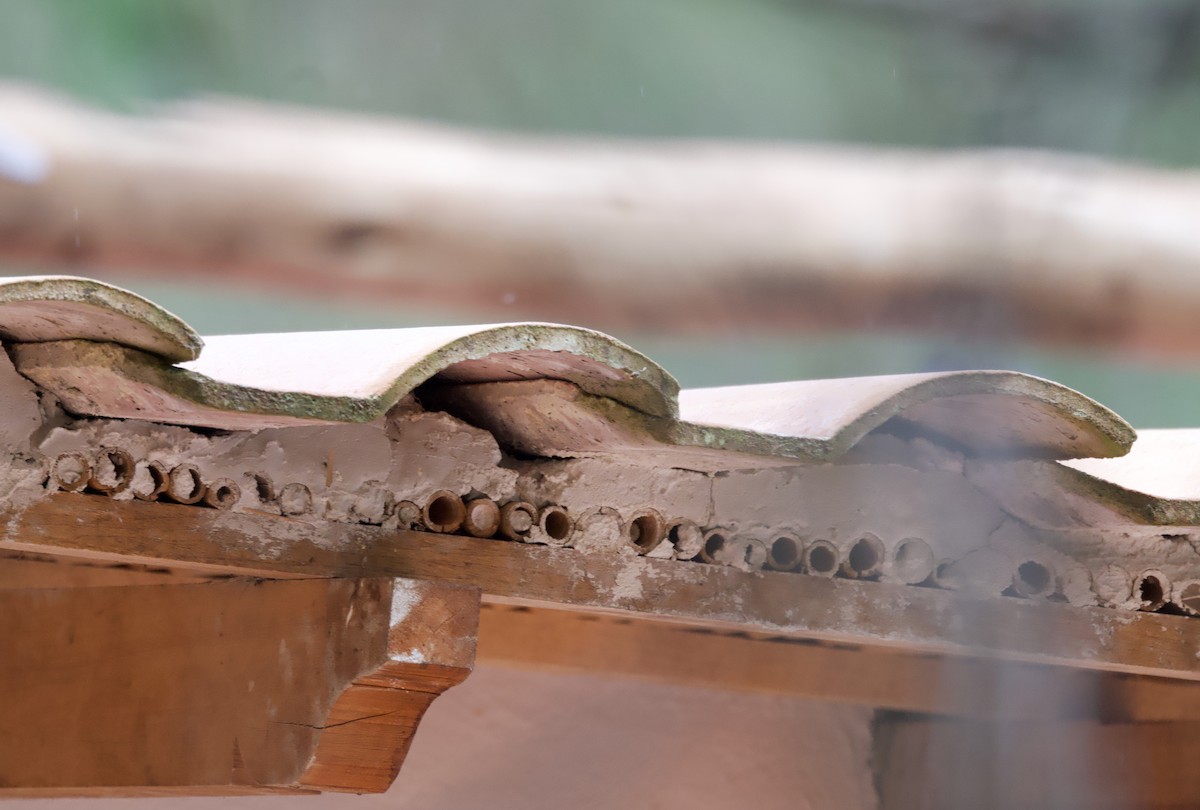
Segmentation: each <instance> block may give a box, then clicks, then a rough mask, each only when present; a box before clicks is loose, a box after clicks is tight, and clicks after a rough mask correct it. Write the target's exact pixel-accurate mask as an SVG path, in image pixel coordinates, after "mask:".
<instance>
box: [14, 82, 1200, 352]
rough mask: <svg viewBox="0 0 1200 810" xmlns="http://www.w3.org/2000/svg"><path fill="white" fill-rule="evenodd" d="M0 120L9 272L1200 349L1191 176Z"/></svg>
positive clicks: (906, 155) (981, 162)
mask: <svg viewBox="0 0 1200 810" xmlns="http://www.w3.org/2000/svg"><path fill="white" fill-rule="evenodd" d="M0 106H3V108H4V111H5V144H4V146H5V147H6V148H7V151H8V153H9V155H10V159H9V161H8V162H7V164H8V168H7V172H8V174H9V175H10V177H11V180H10V181H9V182H4V183H2V184H0V255H3V256H4V257H5V258H7V259H10V260H18V261H20V262H21V263H27V262H28V261H35V262H41V263H43V264H47V265H59V266H62V265H75V264H78V263H81V262H85V263H86V264H87V265H88V267H89V268H100V267H105V266H108V267H116V268H119V269H120V270H121V272H122V273H128V272H130V271H131V270H136V269H137V268H139V267H140V268H142V272H145V273H155V274H157V273H161V272H162V268H165V267H170V268H171V271H170V272H171V277H172V278H177V277H179V276H180V274H181V273H182V274H185V275H186V274H188V273H190V274H191V276H192V277H193V278H203V279H205V280H207V281H212V280H214V279H218V278H220V279H223V280H225V281H234V280H236V281H242V280H243V279H253V280H255V281H256V282H258V283H259V284H262V283H270V284H276V285H279V286H281V287H282V286H286V287H287V289H288V290H291V291H306V292H308V293H310V294H316V295H326V294H334V295H341V296H349V295H358V296H360V297H370V298H371V299H373V300H387V299H391V300H396V301H404V302H409V303H411V302H412V301H414V300H415V301H426V302H429V301H436V302H439V303H442V304H445V303H447V302H451V303H452V304H453V305H454V306H456V307H464V306H469V307H473V308H475V309H476V310H477V311H478V312H481V313H489V314H490V315H491V316H492V317H493V318H494V317H502V318H512V317H514V316H517V317H523V316H534V317H541V318H545V317H548V314H552V315H553V317H554V318H555V319H562V320H568V321H572V322H577V323H583V324H586V325H591V326H597V327H600V328H610V329H629V328H637V329H639V330H644V329H646V328H666V329H673V330H676V331H677V330H678V329H680V328H683V329H693V330H694V329H698V328H703V329H706V330H712V329H714V328H716V329H719V328H722V327H724V328H726V329H738V330H742V331H744V330H745V329H746V328H755V329H763V328H773V329H784V330H797V329H806V328H807V329H813V328H835V329H843V330H844V329H852V328H855V327H856V326H866V327H870V328H880V327H888V326H892V327H896V326H899V327H918V328H924V329H932V330H939V331H943V332H949V333H953V334H962V333H964V332H972V333H983V334H989V335H997V334H999V335H1007V336H1020V337H1022V338H1032V339H1043V340H1059V341H1064V340H1065V341H1073V342H1076V343H1084V344H1086V345H1088V346H1095V345H1097V344H1108V345H1114V346H1120V347H1123V348H1140V349H1147V350H1156V351H1168V352H1181V351H1187V350H1194V349H1195V348H1196V347H1197V346H1198V345H1200V332H1198V331H1197V330H1196V329H1195V328H1194V312H1195V310H1196V301H1197V299H1198V298H1200V283H1198V281H1197V278H1198V276H1197V273H1196V272H1195V270H1196V268H1197V266H1198V265H1200V242H1197V241H1196V240H1194V239H1190V238H1187V235H1189V234H1191V233H1192V231H1193V226H1194V222H1195V221H1196V219H1197V208H1198V206H1200V181H1198V179H1197V177H1196V176H1195V175H1194V174H1188V173H1182V172H1175V173H1173V172H1168V171H1155V170H1151V169H1147V168H1143V167H1131V166H1119V165H1111V164H1105V163H1102V162H1098V161H1095V160H1091V159H1079V158H1071V157H1068V156H1065V155H1057V156H1056V155H1046V154H1042V155H1038V154H1020V153H1013V152H992V153H989V152H977V153H957V154H952V155H937V154H930V153H920V152H911V151H910V152H904V151H865V150H861V149H832V148H819V149H814V148H795V147H782V146H778V145H772V146H761V145H759V146H747V145H744V144H743V145H735V144H703V145H697V144H695V143H687V144H679V143H676V144H665V145H664V144H646V143H625V144H614V143H608V144H592V143H581V142H575V143H571V142H559V143H555V144H552V145H550V144H547V143H546V142H544V141H541V140H538V141H528V140H526V141H522V140H520V139H513V138H497V137H490V136H482V135H476V134H470V133H464V132H455V131H452V130H447V129H438V128H427V127H419V126H413V125H403V124H401V125H387V124H381V123H380V122H379V121H366V120H354V119H349V118H345V117H338V116H335V115H331V114H328V113H324V114H314V113H300V112H296V111H294V110H283V109H265V108H254V107H250V106H248V105H240V106H239V105H230V104H223V105H213V104H209V105H197V104H189V105H187V106H184V107H176V108H173V109H170V108H169V109H166V110H163V111H162V112H161V113H160V115H159V116H158V117H155V118H149V119H129V118H121V117H118V116H114V115H111V114H106V113H102V112H99V111H96V110H88V109H82V108H79V107H75V106H72V105H70V104H68V103H64V102H62V101H60V100H57V99H52V98H49V97H47V96H44V95H37V94H34V93H31V92H29V91H28V90H21V89H19V88H13V87H9V88H5V89H4V91H3V96H2V98H0ZM14 181H15V182H14ZM1181 235H1182V236H1181ZM568 289H569V290H570V293H569V294H566V293H564V290H568ZM664 302H669V304H670V305H667V306H665V305H664Z"/></svg>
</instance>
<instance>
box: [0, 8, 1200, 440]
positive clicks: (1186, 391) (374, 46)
mask: <svg viewBox="0 0 1200 810" xmlns="http://www.w3.org/2000/svg"><path fill="white" fill-rule="evenodd" d="M0 78H4V79H7V80H14V79H15V80H19V81H28V82H31V83H35V84H38V85H40V86H43V87H48V88H52V89H55V90H58V91H61V92H63V93H65V94H68V95H70V96H73V97H75V98H77V99H79V100H81V101H84V102H87V103H90V104H97V105H103V106H106V107H110V108H114V109H118V110H129V111H137V110H142V109H145V108H146V106H147V105H148V103H152V102H155V101H166V100H175V99H185V98H194V97H197V96H204V95H213V94H219V95H234V96H240V97H250V98H260V99H265V100H271V101H279V102H285V103H293V104H302V105H310V106H319V107H325V108H331V109H338V110H348V111H354V112H364V113H369V114H378V115H385V116H395V117H404V118H418V119H424V120H433V121H439V122H445V123H450V124H454V125H458V126H465V127H472V128H483V129H493V130H505V131H513V132H529V133H543V134H552V135H572V136H576V135H578V136H601V137H604V136H620V137H651V138H661V137H670V138H733V139H759V140H761V139H770V140H780V141H789V142H816V141H820V142H850V143H858V144H870V145H880V146H886V145H895V146H908V147H926V148H938V149H951V148H964V147H1005V148H1027V147H1032V148H1045V149H1056V150H1065V151H1073V152H1086V153H1092V154H1097V155H1101V156H1105V157H1112V158H1116V159H1121V160H1131V161H1140V162H1147V163H1153V164H1160V165H1166V166H1176V167H1190V166H1193V165H1194V164H1196V163H1197V162H1200V137H1197V132H1198V127H1197V124H1200V2H1191V1H1188V2H1185V1H1184V0H1125V1H1123V2H1113V1H1112V0H1041V1H1040V2H1039V1H1038V0H841V1H840V2H838V1H835V0H651V1H650V2H632V0H608V1H607V2H584V0H504V2H497V0H444V1H443V2H433V1H432V0H403V1H401V0H396V1H395V2H385V1H384V0H354V1H353V2H346V1H343V2H337V3H334V2H328V1H327V0H326V1H325V2H321V1H320V0H287V1H286V2H285V0H173V2H165V1H163V0H0ZM2 115H3V111H2V110H0V117H2ZM1198 231H1200V229H1198ZM1198 238H1200V236H1198ZM26 270H27V268H18V267H0V272H7V273H16V272H22V271H26ZM73 272H78V271H77V270H76V271H73ZM104 277H105V278H107V279H110V280H113V281H115V282H117V283H123V284H124V285H125V286H128V287H130V288H132V289H134V290H136V291H138V292H140V293H142V294H143V295H146V296H148V297H150V298H152V299H154V300H156V301H158V302H159V303H162V304H164V305H166V306H167V307H168V308H171V309H173V310H174V311H176V312H177V313H178V314H180V315H181V316H182V317H184V318H185V319H186V320H187V321H189V322H190V323H192V324H193V325H194V326H196V327H197V328H198V329H200V330H201V331H202V332H208V333H219V332H239V331H268V330H293V329H329V328H356V327H367V326H371V327H375V326H403V325H410V324H420V323H431V322H461V321H464V320H474V318H473V317H470V316H467V315H464V314H463V313H458V312H453V311H446V312H430V311H428V310H427V309H426V310H421V311H417V310H415V309H405V308H397V307H389V308H381V307H379V306H375V305H372V304H371V303H369V302H362V303H361V304H354V303H346V302H339V303H336V304H328V303H325V302H321V301H315V300H311V299H305V298H303V297H300V296H298V295H292V294H289V293H286V292H282V293H279V294H272V295H268V294H266V293H264V292H262V291H261V290H260V291H253V290H241V289H228V290H219V291H214V290H213V289H212V288H211V287H201V286H197V285H187V284H175V283H170V282H165V281H164V282H153V283H149V282H147V281H146V279H145V278H144V276H142V277H138V278H130V279H128V280H126V279H122V278H121V277H120V276H119V274H118V275H116V276H114V274H113V273H112V272H111V271H106V272H105V273H104ZM544 317H545V318H546V319H549V320H553V319H554V313H553V312H546V313H544ZM619 336H620V337H622V338H623V339H625V340H627V341H628V342H630V343H632V344H633V345H635V346H637V347H638V348H641V349H643V350H644V351H646V352H647V353H649V354H651V355H652V356H654V357H655V358H656V359H658V360H659V361H660V362H662V363H663V364H664V365H666V366H667V367H668V368H669V369H671V370H672V371H674V372H675V373H676V375H677V376H678V377H679V378H680V380H681V382H682V383H683V384H684V385H689V386H691V385H710V384H723V383H735V382H753V381H768V380H776V379H786V378H803V377H814V376H845V375H853V374H879V373H898V372H905V371H918V370H929V369H937V368H953V367H1005V368H1016V369H1020V370H1024V371H1029V372H1032V373H1035V374H1040V375H1042V376H1048V377H1052V378H1054V379H1057V380H1059V381H1061V382H1064V383H1066V384H1068V385H1071V386H1073V387H1076V388H1079V389H1080V390H1082V391H1084V392H1085V393H1087V394H1089V395H1091V396H1094V397H1096V398H1097V399H1100V400H1101V401H1102V402H1105V403H1106V404H1108V405H1110V406H1111V407H1114V408H1115V409H1116V410H1117V411H1119V412H1120V413H1121V414H1122V415H1124V416H1126V417H1127V418H1129V419H1130V420H1131V421H1133V422H1134V423H1135V424H1138V425H1140V426H1176V425H1200V409H1198V408H1196V407H1194V406H1193V403H1194V402H1197V401H1200V363H1197V362H1187V361H1176V362H1174V363H1173V364H1171V365H1167V364H1162V363H1159V364H1151V363H1148V362H1146V361H1145V360H1144V359H1136V358H1127V357H1125V358H1123V357H1115V356H1111V355H1102V354H1100V353H1096V352H1089V351H1087V350H1083V349H1080V350H1073V351H1069V352H1068V351H1062V350H1047V349H1045V348H1038V347H1034V346H1030V345H1025V344H1021V343H1002V344H1001V343H981V342H970V343H967V342H964V341H961V340H958V339H956V338H955V337H954V336H946V337H942V338H937V339H930V338H918V337H912V336H905V335H893V334H840V335H838V334H833V335H800V336H795V337H778V336H777V337H763V336H761V335H756V334H754V333H753V332H750V331H748V332H747V333H746V334H744V335H721V336H713V337H712V338H704V339H698V338H695V337H689V338H687V339H684V338H682V337H680V338H673V337H671V336H669V335H668V336H664V335H662V334H657V335H639V334H621V335H619Z"/></svg>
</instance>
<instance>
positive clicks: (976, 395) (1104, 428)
mask: <svg viewBox="0 0 1200 810" xmlns="http://www.w3.org/2000/svg"><path fill="white" fill-rule="evenodd" d="M679 408H680V419H681V420H682V421H683V422H684V423H686V425H685V426H684V430H685V433H690V434H691V435H690V436H683V437H681V441H686V442H687V443H703V444H706V445H708V446H717V445H719V446H721V447H725V448H728V449H736V450H740V451H742V452H763V453H764V454H785V455H808V456H811V457H813V458H819V459H831V458H836V457H838V456H840V455H841V454H843V453H845V452H846V451H847V450H848V449H850V448H851V447H853V446H854V444H855V443H857V442H858V441H859V440H860V439H862V437H863V436H865V435H866V434H867V433H869V432H871V431H872V430H875V429H876V428H879V427H881V426H883V425H884V424H885V423H887V422H889V421H891V420H895V424H897V425H898V426H901V427H902V426H904V424H905V423H907V424H908V425H910V426H916V427H917V428H918V429H919V430H920V431H921V432H923V433H925V434H930V435H934V436H939V437H941V438H942V439H944V440H947V441H948V442H950V443H952V444H956V445H959V446H961V447H963V448H965V449H967V450H969V451H971V452H973V453H979V454H986V455H1007V456H1025V457H1030V456H1036V457H1043V458H1080V457H1107V456H1119V455H1122V454H1124V453H1126V452H1128V450H1129V447H1130V445H1131V444H1132V442H1133V440H1134V436H1135V434H1134V432H1133V428H1131V427H1130V426H1129V425H1128V424H1127V423H1126V422H1125V420H1123V419H1121V417H1119V416H1117V415H1116V414H1115V413H1113V412H1112V411H1110V410H1109V409H1108V408H1105V407H1104V406H1103V405H1101V404H1099V403H1098V402H1096V401H1094V400H1092V399H1089V398H1088V397H1086V396H1084V395H1083V394H1080V393H1079V392H1077V391H1074V390H1072V389H1070V388H1067V387H1066V386H1063V385H1059V384H1058V383H1054V382H1050V381H1049V380H1043V379H1041V378H1039V377H1032V376H1030V375H1027V374H1020V373H1018V372H1013V371H951V372H942V373H935V374H903V375H894V376H883V377H856V378H848V379H836V380H810V381H805V382H788V383H773V384H767V385H744V386H736V387H730V388H705V389H694V390H686V391H683V392H682V393H681V394H680V401H679Z"/></svg>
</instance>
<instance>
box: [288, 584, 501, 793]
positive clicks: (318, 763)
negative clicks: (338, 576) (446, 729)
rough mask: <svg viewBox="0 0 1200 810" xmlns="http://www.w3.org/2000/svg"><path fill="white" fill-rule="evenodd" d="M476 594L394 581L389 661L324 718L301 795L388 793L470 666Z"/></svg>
mask: <svg viewBox="0 0 1200 810" xmlns="http://www.w3.org/2000/svg"><path fill="white" fill-rule="evenodd" d="M479 608H480V592H479V590H478V589H476V588H468V587H461V586H450V585H441V584H435V583H431V582H425V581H422V580H414V579H396V580H392V592H391V610H390V616H389V622H388V635H387V651H386V657H385V658H384V660H382V661H381V662H380V664H379V665H378V666H376V667H374V668H372V669H370V670H368V671H364V672H363V673H362V674H360V675H359V677H357V678H355V679H354V681H353V682H351V684H350V685H349V686H348V687H347V688H346V689H345V690H344V691H343V692H342V693H341V695H340V696H339V697H338V699H337V700H336V701H335V702H334V704H333V706H332V707H331V708H330V710H329V715H328V717H327V718H326V721H325V724H324V728H323V730H322V732H321V738H320V742H319V743H318V745H317V751H316V755H315V756H314V758H313V761H312V764H311V765H310V766H309V768H308V770H306V771H305V773H304V775H303V776H302V777H301V779H300V780H299V784H300V785H301V786H303V787H306V788H314V789H317V790H336V791H347V792H353V793H381V792H383V791H385V790H387V789H388V787H389V786H390V785H391V784H392V781H393V780H394V779H395V778H396V774H397V773H399V771H400V765H401V764H402V763H403V761H404V756H405V754H407V753H408V746H409V745H410V744H411V742H412V737H413V734H414V733H415V732H416V730H417V724H418V723H419V722H420V720H421V717H422V716H423V715H424V713H425V710H426V709H427V708H429V704H430V703H432V702H433V699H434V698H436V697H437V696H438V695H440V694H441V693H442V692H444V691H445V690H447V689H449V688H450V687H451V686H454V685H455V684H458V683H461V682H462V681H463V679H464V678H466V677H467V675H469V674H470V672H471V669H472V667H473V666H474V664H475V640H476V636H477V635H478V631H479Z"/></svg>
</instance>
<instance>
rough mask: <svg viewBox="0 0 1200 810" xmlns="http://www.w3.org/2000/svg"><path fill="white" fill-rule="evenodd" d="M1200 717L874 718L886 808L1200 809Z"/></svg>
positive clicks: (882, 801) (875, 757)
mask: <svg viewBox="0 0 1200 810" xmlns="http://www.w3.org/2000/svg"><path fill="white" fill-rule="evenodd" d="M1198 757H1200V723H1195V722H1165V723H1138V724H1129V723H1115V724H1102V723H1093V722H1074V723H1071V722H1049V723H1045V722H1031V723H999V724H991V723H972V722H956V721H947V720H929V719H920V718H906V717H885V718H884V719H882V720H881V721H880V722H877V724H876V743H875V753H874V755H873V757H872V761H873V762H874V765H875V768H876V784H877V785H878V788H879V806H880V810H943V808H944V810H961V808H968V807H969V808H972V809H973V810H975V809H978V810H989V809H990V808H996V810H1035V808H1037V809H1044V810H1071V808H1078V810H1132V808H1138V810H1168V809H1169V810H1183V808H1189V807H1197V806H1200V770H1198V769H1197V768H1196V767H1195V763H1196V760H1197V758H1198Z"/></svg>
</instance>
